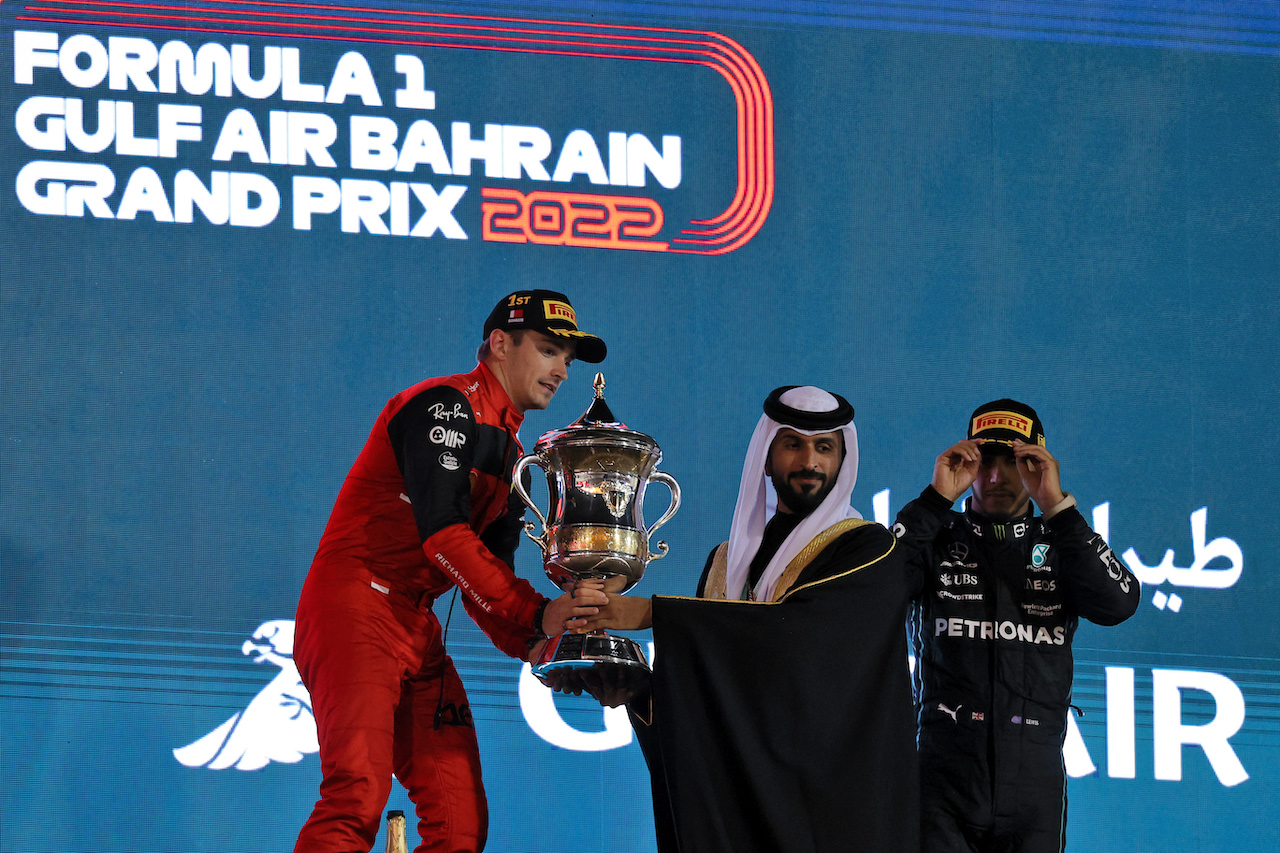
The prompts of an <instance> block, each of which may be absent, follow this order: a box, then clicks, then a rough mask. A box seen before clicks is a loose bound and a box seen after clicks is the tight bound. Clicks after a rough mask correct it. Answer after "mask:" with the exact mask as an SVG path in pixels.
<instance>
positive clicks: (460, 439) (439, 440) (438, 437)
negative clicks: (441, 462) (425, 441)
mask: <svg viewBox="0 0 1280 853" xmlns="http://www.w3.org/2000/svg"><path fill="white" fill-rule="evenodd" d="M427 437H428V438H430V439H431V443H432V444H443V445H444V446H445V447H453V448H458V447H461V446H462V445H464V444H466V443H467V437H466V436H465V435H463V434H462V433H460V432H458V431H457V430H456V429H445V428H444V427H442V426H433V427H432V428H431V432H429V433H427Z"/></svg>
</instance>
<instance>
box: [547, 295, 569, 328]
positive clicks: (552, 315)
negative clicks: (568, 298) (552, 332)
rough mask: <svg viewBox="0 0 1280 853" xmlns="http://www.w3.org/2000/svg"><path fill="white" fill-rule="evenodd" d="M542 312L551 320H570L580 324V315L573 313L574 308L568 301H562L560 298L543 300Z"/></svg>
mask: <svg viewBox="0 0 1280 853" xmlns="http://www.w3.org/2000/svg"><path fill="white" fill-rule="evenodd" d="M542 313H543V315H544V316H545V317H546V318H547V320H548V321H551V320H568V321H569V322H570V323H572V324H573V325H575V326H577V325H578V315H577V314H575V313H573V308H571V307H570V306H569V303H568V302H561V301H560V300H558V299H544V300H542Z"/></svg>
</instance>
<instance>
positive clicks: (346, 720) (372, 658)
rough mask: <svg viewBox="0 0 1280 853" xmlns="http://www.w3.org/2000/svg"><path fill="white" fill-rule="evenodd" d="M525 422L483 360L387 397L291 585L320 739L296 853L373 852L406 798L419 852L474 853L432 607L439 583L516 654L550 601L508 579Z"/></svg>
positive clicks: (456, 725) (300, 654) (462, 761)
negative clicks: (317, 775)
mask: <svg viewBox="0 0 1280 853" xmlns="http://www.w3.org/2000/svg"><path fill="white" fill-rule="evenodd" d="M522 420H523V415H522V414H521V413H520V412H518V411H517V410H516V409H515V407H514V406H513V405H512V403H511V400H510V398H509V397H508V396H507V393H506V391H505V390H503V388H502V385H501V384H500V383H499V382H498V380H497V378H496V377H495V376H494V375H493V373H492V372H490V370H489V368H488V367H486V366H485V365H484V364H480V365H477V367H476V369H475V370H473V371H472V372H471V373H466V374H458V375H456V376H447V377H440V378H435V379H427V380H425V381H423V382H420V383H419V384H417V385H415V386H413V387H412V388H409V389H407V390H405V391H403V392H401V393H400V394H397V395H396V396H395V397H393V398H391V400H390V401H388V403H387V405H386V407H385V408H384V409H383V410H382V414H381V415H380V416H379V417H378V420H377V423H375V424H374V426H373V430H372V432H370V434H369V440H368V441H367V442H366V444H365V446H364V449H363V450H361V452H360V455H359V457H357V459H356V461H355V464H354V465H352V467H351V471H350V473H349V474H347V479H346V481H345V482H344V483H343V485H342V490H341V492H340V493H339V495H338V500H337V503H336V504H335V505H334V508H333V513H332V515H331V516H330V517H329V523H328V525H327V526H326V528H325V531H324V536H323V537H322V538H321V540H320V546H319V548H318V550H317V552H316V556H315V560H314V561H313V562H312V564H311V571H310V572H309V573H308V575H307V579H306V582H305V583H304V584H303V587H302V596H301V599H300V601H299V603H298V615H297V625H296V635H295V645H294V660H295V662H296V663H297V665H298V672H299V673H300V674H301V676H302V681H303V683H304V684H305V685H306V687H307V690H308V691H310V693H311V700H312V707H313V710H314V712H315V718H316V728H317V733H318V736H319V741H320V765H321V770H322V772H323V777H324V778H323V780H322V782H321V784H320V800H319V801H318V802H317V803H316V806H315V810H314V811H313V812H312V813H311V817H310V818H309V819H308V820H307V823H306V825H305V826H304V827H303V828H302V831H301V833H300V834H299V836H298V842H297V846H296V847H295V848H294V850H295V853H340V851H341V853H350V851H365V850H369V849H370V848H371V847H372V846H373V843H374V841H375V839H376V838H377V833H378V827H379V824H380V819H381V812H382V809H383V807H384V806H385V805H386V802H387V798H388V796H390V793H391V774H392V772H393V771H394V773H395V776H396V778H397V779H399V780H400V782H401V783H402V784H403V785H404V786H405V788H406V789H408V792H409V797H410V799H411V800H412V801H413V803H414V806H415V808H416V811H417V814H418V830H419V833H420V834H421V836H422V839H423V841H422V844H421V845H420V846H419V847H418V848H417V850H418V853H424V851H475V850H480V849H482V848H483V847H484V842H485V837H486V834H487V832H488V805H487V801H486V799H485V793H484V786H483V783H482V782H481V778H480V753H479V748H478V746H477V743H476V734H475V727H474V724H473V723H472V719H471V709H470V706H469V704H468V703H467V695H466V691H465V690H464V689H463V686H462V682H461V681H460V680H459V678H458V674H457V671H456V670H455V669H454V666H453V662H452V661H451V660H450V659H449V656H448V655H446V654H445V650H444V645H443V639H442V637H441V631H440V622H439V621H438V620H437V619H436V616H435V614H434V613H433V612H432V610H431V604H432V602H433V601H435V599H436V598H437V597H438V596H439V595H441V594H442V593H444V592H447V591H448V590H449V589H450V588H451V587H453V586H457V587H458V588H459V589H460V590H461V593H462V595H461V597H462V602H463V604H464V605H465V607H466V609H467V612H468V613H470V614H471V616H472V618H473V619H475V621H476V623H477V624H478V625H479V626H480V627H481V629H482V630H484V632H485V633H486V634H487V635H488V636H489V637H490V639H492V640H493V643H494V645H496V646H497V647H498V648H499V649H501V650H502V651H504V652H506V653H507V654H508V655H511V656H512V657H516V658H520V659H523V658H524V656H525V655H526V654H527V653H528V649H529V645H530V644H531V643H532V642H533V641H534V639H536V638H538V637H540V636H541V633H540V630H538V629H536V628H535V626H534V621H535V619H536V616H537V614H538V613H540V612H541V605H542V603H543V602H544V601H545V600H546V599H545V598H544V597H543V596H542V595H540V594H539V593H537V592H536V591H535V590H534V589H533V587H532V586H531V585H530V584H529V583H528V582H527V581H524V580H522V579H520V578H518V577H516V575H515V572H514V569H513V559H514V556H515V547H516V543H517V540H518V537H519V534H520V530H521V522H522V516H523V512H522V511H523V505H522V504H521V503H520V501H519V499H518V498H517V497H516V496H515V495H514V494H513V492H512V491H511V471H512V468H513V466H514V464H515V462H516V460H517V459H519V458H520V456H521V454H522V453H523V450H522V449H521V446H520V442H519V439H518V437H517V430H518V429H519V427H520V423H521V421H522Z"/></svg>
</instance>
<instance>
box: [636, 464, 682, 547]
mask: <svg viewBox="0 0 1280 853" xmlns="http://www.w3.org/2000/svg"><path fill="white" fill-rule="evenodd" d="M654 480H656V481H658V482H659V483H662V484H663V485H664V486H666V487H667V488H668V489H670V490H671V506H669V507H667V511H666V512H664V513H663V514H662V517H661V518H659V519H658V520H657V521H655V522H654V523H653V527H650V528H649V529H648V530H646V531H645V532H644V535H645V539H651V538H653V531H655V530H657V529H658V528H659V527H661V526H662V525H664V524H666V523H667V522H668V521H670V520H671V516H673V515H675V514H676V510H678V509H679V508H680V484H679V483H677V482H676V478H675V477H672V476H671V475H670V474H667V473H665V472H662V471H654V472H653V473H652V474H650V475H649V482H653V481H654ZM668 550H670V549H669V548H667V543H666V542H659V543H658V551H659V553H657V554H655V553H653V551H650V552H649V559H650V560H657V559H659V558H661V557H665V556H667V551H668Z"/></svg>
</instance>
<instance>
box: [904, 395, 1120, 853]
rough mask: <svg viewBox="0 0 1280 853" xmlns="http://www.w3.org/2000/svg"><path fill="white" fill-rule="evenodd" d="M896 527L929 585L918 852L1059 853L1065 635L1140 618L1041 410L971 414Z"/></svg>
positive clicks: (920, 603) (922, 608) (919, 662)
mask: <svg viewBox="0 0 1280 853" xmlns="http://www.w3.org/2000/svg"><path fill="white" fill-rule="evenodd" d="M971 486H972V489H973V497H972V498H971V500H970V501H969V503H968V506H967V507H966V509H965V512H964V513H963V514H961V513H955V512H952V511H951V504H952V502H953V501H955V500H956V499H957V498H959V497H960V495H962V494H963V493H964V491H965V490H966V489H968V488H970V487H971ZM1033 499H1034V501H1035V502H1036V504H1037V505H1038V506H1039V507H1040V509H1041V512H1042V515H1041V516H1040V517H1036V516H1035V515H1034V514H1033V512H1032V510H1031V506H1030V502H1031V500H1033ZM893 532H894V535H896V536H897V537H898V544H899V546H900V547H902V548H903V550H904V551H905V552H906V559H907V566H908V568H909V569H914V570H915V571H916V572H917V573H918V574H917V575H916V578H917V580H920V579H921V578H922V580H923V591H922V592H921V594H920V596H919V597H918V598H917V599H916V602H915V603H914V605H913V608H912V613H911V617H910V620H909V623H908V627H909V631H910V635H911V645H912V650H913V652H914V653H915V656H916V668H915V689H916V702H917V714H918V736H917V746H918V751H919V759H920V785H921V821H922V822H921V850H922V851H923V853H971V852H972V853H1058V851H1061V850H1062V849H1063V848H1064V844H1065V840H1064V839H1065V828H1066V806H1067V799H1066V774H1065V771H1064V769H1063V764H1062V744H1063V739H1064V737H1065V735H1066V726H1067V714H1068V713H1069V710H1068V709H1069V705H1070V701H1071V682H1072V657H1071V640H1072V637H1073V636H1074V634H1075V631H1076V626H1077V625H1078V623H1079V619H1080V617H1082V616H1083V617H1084V618H1086V619H1089V620H1090V621H1092V622H1095V623H1098V624H1100V625H1115V624H1117V623H1119V622H1123V621H1124V620H1125V619H1128V618H1129V617H1130V616H1131V615H1133V612H1134V610H1135V609H1137V606H1138V601H1139V595H1140V589H1139V584H1138V579H1137V578H1135V577H1134V576H1133V575H1132V574H1131V573H1130V572H1129V570H1128V569H1126V568H1125V567H1124V565H1123V564H1122V563H1121V562H1120V561H1119V560H1118V559H1117V558H1116V556H1115V554H1114V553H1112V551H1111V549H1110V548H1108V547H1107V544H1106V542H1104V541H1103V540H1102V537H1101V536H1099V535H1098V534H1097V533H1095V532H1094V531H1093V530H1091V529H1090V528H1089V525H1088V524H1087V523H1086V522H1085V520H1084V518H1083V516H1081V514H1080V511H1079V510H1078V509H1077V508H1076V506H1075V499H1074V498H1072V497H1070V496H1069V495H1067V494H1066V493H1064V492H1063V491H1062V490H1061V486H1060V484H1059V479H1058V462H1057V460H1056V459H1054V457H1053V456H1052V455H1051V454H1050V453H1049V451H1048V450H1047V449H1046V448H1045V447H1044V430H1043V428H1042V427H1041V426H1040V419H1039V417H1038V416H1037V415H1036V413H1035V411H1034V410H1033V409H1031V408H1030V407H1029V406H1025V405H1023V404H1021V403H1017V402H1015V401H1013V400H1007V399H1006V400H996V401H994V402H992V403H988V404H986V405H985V406H982V407H980V408H979V409H978V410H977V411H975V412H974V413H973V416H972V419H971V421H970V428H969V437H968V438H967V439H966V440H964V441H961V442H959V443H957V444H955V445H954V446H952V447H950V448H948V449H947V450H946V451H944V452H943V453H942V455H940V456H939V457H938V459H937V463H936V465H935V466H934V475H933V482H932V483H931V485H929V486H928V487H927V488H926V489H925V490H924V492H923V493H922V494H921V495H920V497H919V498H917V499H916V500H914V501H912V502H911V503H909V504H907V505H906V506H905V507H903V508H902V511H901V512H899V513H898V518H897V523H896V524H895V525H894V531H893Z"/></svg>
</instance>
